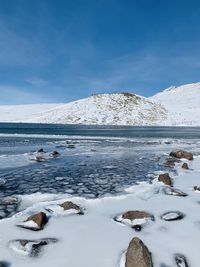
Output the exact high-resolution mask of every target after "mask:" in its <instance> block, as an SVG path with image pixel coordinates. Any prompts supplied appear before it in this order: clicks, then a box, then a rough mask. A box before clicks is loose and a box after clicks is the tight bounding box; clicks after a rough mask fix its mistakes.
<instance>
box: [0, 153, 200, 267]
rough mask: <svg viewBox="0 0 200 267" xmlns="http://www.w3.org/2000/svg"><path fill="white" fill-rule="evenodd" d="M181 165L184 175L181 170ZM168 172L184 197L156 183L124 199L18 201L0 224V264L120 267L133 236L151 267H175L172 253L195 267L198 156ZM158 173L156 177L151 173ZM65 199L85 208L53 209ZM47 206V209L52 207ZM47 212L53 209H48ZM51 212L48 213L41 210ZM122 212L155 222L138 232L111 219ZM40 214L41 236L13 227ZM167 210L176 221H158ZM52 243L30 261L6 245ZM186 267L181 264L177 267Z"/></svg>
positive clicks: (199, 225)
mask: <svg viewBox="0 0 200 267" xmlns="http://www.w3.org/2000/svg"><path fill="white" fill-rule="evenodd" d="M183 162H187V163H188V165H189V170H185V169H182V168H181V165H182V163H183ZM175 169H176V170H177V175H174V174H172V173H171V177H172V178H173V183H174V188H178V189H180V190H181V191H183V192H185V193H187V194H188V196H186V197H180V196H174V195H166V194H163V190H162V189H163V188H166V186H165V185H164V184H162V183H161V182H158V180H157V178H155V179H154V180H153V182H152V183H151V184H148V183H140V184H138V185H134V186H132V187H130V188H128V189H126V192H125V193H124V195H120V196H113V197H104V198H100V199H92V200H91V199H90V200H89V199H85V198H80V197H73V198H72V197H70V196H69V195H42V194H39V193H38V194H34V195H27V196H22V197H21V198H22V199H21V209H22V210H23V211H22V212H20V213H18V214H16V215H15V216H13V217H12V218H8V219H2V220H1V221H0V252H1V253H0V261H5V262H8V263H10V264H11V265H8V266H14V267H31V266H34V267H35V266H37V267H53V266H59V267H65V266H71V267H73V266H75V267H94V266H95V267H119V266H120V267H124V264H123V256H122V255H123V253H124V252H125V251H126V249H127V248H128V245H129V242H130V241H131V240H132V238H133V237H135V236H137V237H139V238H140V239H141V240H142V241H143V242H144V243H145V245H146V246H147V247H148V249H149V250H150V252H151V253H152V259H153V265H154V267H169V266H171V267H172V266H178V265H176V263H175V260H174V254H176V253H181V254H183V255H184V256H185V257H186V258H187V261H188V265H189V266H192V267H199V246H198V242H199V239H200V218H199V208H200V206H199V205H200V204H199V203H200V202H199V199H200V194H198V193H197V192H196V191H194V190H193V187H194V186H199V185H200V181H199V175H200V156H196V157H195V158H194V160H193V161H187V160H182V161H181V162H180V163H177V164H176V166H175ZM157 174H159V173H157ZM66 200H70V201H73V202H74V203H76V204H77V205H80V206H81V207H82V208H85V210H84V215H78V214H66V213H62V212H61V210H60V208H59V209H57V208H56V206H55V205H54V204H57V203H62V202H63V201H66ZM52 205H53V206H52ZM51 207H53V208H51ZM50 208H51V209H52V210H53V212H52V211H51V212H50V211H49V212H47V210H50ZM128 210H141V211H147V212H150V213H151V214H153V215H154V217H155V221H152V222H150V223H147V224H146V225H144V227H143V229H142V231H141V232H137V231H135V230H133V229H132V228H131V227H130V226H129V225H124V224H121V223H118V222H116V221H114V220H113V218H114V217H116V216H119V215H120V214H122V213H124V212H126V211H128ZM40 211H43V212H45V213H46V214H47V215H48V216H49V221H48V223H47V224H46V226H45V227H44V229H43V230H41V231H37V232H34V231H31V230H27V229H23V228H19V227H17V226H16V224H20V223H21V222H23V221H24V220H25V219H26V218H27V217H28V216H30V215H31V214H34V213H37V212H40ZM168 211H179V212H182V213H183V214H184V215H185V217H184V218H183V219H182V220H175V221H164V220H162V219H161V215H162V214H164V213H165V212H168ZM42 238H54V239H58V242H55V243H54V242H52V243H50V244H48V245H46V246H44V247H43V248H42V251H41V252H40V254H39V255H38V256H36V257H30V256H28V253H27V252H25V251H23V250H20V249H19V248H18V247H17V245H15V243H12V242H11V241H12V240H17V239H31V240H35V239H42ZM179 266H181V267H184V266H185V267H186V265H183V264H182V265H179Z"/></svg>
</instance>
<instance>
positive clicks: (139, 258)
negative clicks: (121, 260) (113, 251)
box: [125, 237, 153, 267]
mask: <svg viewBox="0 0 200 267" xmlns="http://www.w3.org/2000/svg"><path fill="white" fill-rule="evenodd" d="M152 266H153V264H152V258H151V253H150V252H149V250H148V248H147V247H146V246H145V244H144V243H143V242H142V240H140V239H139V238H137V237H134V238H133V239H132V240H131V242H130V244H129V246H128V250H127V253H126V261H125V267H152Z"/></svg>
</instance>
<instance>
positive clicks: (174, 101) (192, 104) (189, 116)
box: [149, 83, 200, 126]
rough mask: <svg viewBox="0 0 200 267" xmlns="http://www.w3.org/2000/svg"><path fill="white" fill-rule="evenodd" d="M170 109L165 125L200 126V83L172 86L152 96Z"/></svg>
mask: <svg viewBox="0 0 200 267" xmlns="http://www.w3.org/2000/svg"><path fill="white" fill-rule="evenodd" d="M149 100H151V101H153V102H156V103H158V104H161V105H162V106H164V107H165V108H166V109H167V110H168V118H167V120H165V121H163V123H162V124H164V125H179V126H181V125H185V126H200V83H192V84H186V85H182V86H179V87H175V86H171V87H169V88H167V89H166V90H164V91H162V92H160V93H158V94H156V95H154V96H153V97H150V98H149Z"/></svg>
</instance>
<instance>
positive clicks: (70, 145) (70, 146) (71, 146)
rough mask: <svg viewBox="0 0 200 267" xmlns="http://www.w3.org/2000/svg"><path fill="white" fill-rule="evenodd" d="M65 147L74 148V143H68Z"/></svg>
mask: <svg viewBox="0 0 200 267" xmlns="http://www.w3.org/2000/svg"><path fill="white" fill-rule="evenodd" d="M67 147H68V148H71V149H73V148H75V145H74V144H69V145H68V146H67Z"/></svg>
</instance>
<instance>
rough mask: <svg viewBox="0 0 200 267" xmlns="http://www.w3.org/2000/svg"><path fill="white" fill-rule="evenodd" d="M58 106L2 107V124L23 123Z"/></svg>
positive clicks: (0, 116) (0, 118) (0, 120)
mask: <svg viewBox="0 0 200 267" xmlns="http://www.w3.org/2000/svg"><path fill="white" fill-rule="evenodd" d="M56 106H58V104H32V105H30V104H29V105H2V106H0V122H11V121H18V122H23V121H25V120H26V119H28V118H29V119H30V118H31V117H33V116H36V115H37V114H38V113H41V112H45V111H47V110H50V109H52V108H55V107H56Z"/></svg>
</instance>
